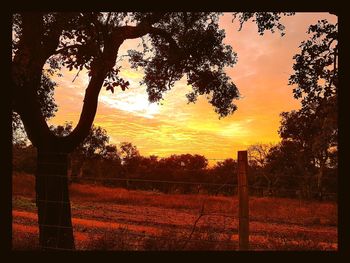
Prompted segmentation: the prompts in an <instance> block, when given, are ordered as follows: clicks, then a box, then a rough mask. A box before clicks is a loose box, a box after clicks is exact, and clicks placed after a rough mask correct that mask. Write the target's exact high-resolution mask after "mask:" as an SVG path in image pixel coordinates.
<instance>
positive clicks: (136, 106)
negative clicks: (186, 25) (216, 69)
mask: <svg viewBox="0 0 350 263" xmlns="http://www.w3.org/2000/svg"><path fill="white" fill-rule="evenodd" d="M322 18H327V19H329V20H330V21H332V22H334V21H335V19H336V18H335V16H332V15H329V14H328V13H301V14H297V15H295V16H293V17H286V18H283V23H284V24H285V26H286V35H285V36H284V37H280V35H279V33H278V32H276V33H275V34H271V33H270V32H266V33H265V35H264V36H259V35H258V33H257V28H256V25H255V24H253V23H252V22H248V23H247V24H246V25H244V27H243V29H242V31H238V30H237V29H238V28H239V26H238V24H237V22H235V23H232V22H231V20H232V17H231V15H229V14H225V16H223V17H222V19H221V22H220V25H221V27H222V28H225V30H226V38H225V42H226V43H228V44H230V45H232V46H233V49H234V50H235V51H236V52H237V53H238V63H237V65H235V66H234V67H233V68H228V69H227V70H226V72H227V74H228V75H229V76H230V77H231V78H232V80H233V81H234V82H235V84H236V85H237V86H238V88H239V90H240V93H241V96H242V97H241V99H239V100H238V101H236V104H237V106H238V110H237V111H236V112H235V113H234V114H233V115H231V116H228V117H226V118H222V119H219V118H218V115H217V114H216V113H215V112H214V110H213V108H212V106H211V105H210V104H209V103H208V102H207V100H206V99H205V98H204V97H200V98H199V100H198V101H197V102H196V104H187V100H186V97H185V94H186V93H188V91H189V90H191V87H189V86H187V85H186V80H185V78H184V79H182V80H181V81H179V82H178V83H177V84H176V85H175V87H174V88H173V89H172V90H171V91H169V92H167V93H166V94H165V95H164V101H162V103H161V104H159V105H158V104H150V103H149V102H148V100H147V94H146V91H145V87H140V86H139V82H140V80H141V79H142V76H143V72H142V71H135V70H132V69H130V68H129V67H128V63H127V62H125V61H119V62H118V63H120V65H123V66H124V69H123V70H122V71H121V76H122V77H123V78H125V79H126V80H128V81H129V82H130V84H131V85H130V89H129V90H127V91H125V92H122V91H121V90H119V91H116V92H115V94H111V93H110V92H107V91H105V90H102V91H101V94H100V97H99V106H98V111H97V114H96V118H95V125H99V126H102V127H104V128H105V129H106V130H107V132H108V134H109V135H110V137H111V143H118V142H121V141H129V142H132V143H133V144H135V145H136V146H137V147H138V148H139V150H140V152H141V153H142V154H144V155H151V154H155V155H158V156H168V155H170V154H179V153H198V154H203V155H205V156H207V157H208V158H229V157H233V158H235V157H236V152H237V150H242V149H246V148H247V147H248V146H249V145H250V144H254V143H257V142H262V143H268V142H278V141H279V140H280V138H279V135H278V133H277V131H278V127H279V122H280V117H279V114H280V113H281V112H282V111H290V110H292V109H298V108H299V107H300V103H299V101H297V100H295V99H294V98H293V95H292V87H290V86H288V78H289V76H290V74H291V73H292V64H293V59H292V57H293V55H294V54H296V53H297V52H298V46H299V44H300V42H301V41H302V40H305V39H306V38H307V36H308V35H307V34H306V31H307V28H308V26H309V25H310V24H312V23H316V22H317V20H318V19H322ZM138 43H139V40H132V41H126V42H125V43H124V44H123V46H122V47H121V50H120V52H119V53H120V55H125V54H126V50H127V49H128V48H137V44H138ZM63 74H64V77H63V78H58V79H57V80H56V81H57V83H58V84H59V87H58V88H57V89H56V92H55V99H56V102H57V103H58V105H59V111H58V113H57V114H56V117H54V118H53V119H52V120H50V122H51V123H53V124H56V125H57V124H62V123H63V122H64V121H73V124H76V123H77V121H78V119H79V115H80V111H81V108H82V104H83V95H84V92H85V88H86V86H87V83H88V78H87V77H86V75H84V72H81V73H80V74H79V76H78V77H77V78H76V80H75V81H74V82H72V80H73V78H74V76H75V75H76V72H68V71H64V72H63Z"/></svg>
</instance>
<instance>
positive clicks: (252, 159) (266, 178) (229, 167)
mask: <svg viewBox="0 0 350 263" xmlns="http://www.w3.org/2000/svg"><path fill="white" fill-rule="evenodd" d="M51 129H52V131H53V132H54V133H55V134H57V135H58V136H65V135H66V134H69V133H70V132H71V130H72V123H66V124H65V125H63V126H61V125H59V126H51ZM13 147H14V159H13V165H14V170H15V171H17V172H25V173H33V174H34V173H35V169H36V151H35V148H34V147H33V146H32V145H26V144H25V143H23V142H22V143H14V146H13ZM248 154H249V173H248V179H249V185H250V194H251V195H256V196H280V197H293V198H299V197H302V198H323V199H334V198H335V197H334V196H326V195H325V194H326V193H330V192H332V193H335V192H336V191H337V184H336V178H337V159H336V155H335V154H333V155H332V154H331V155H330V158H329V160H328V162H327V168H326V169H325V171H324V179H323V184H322V189H321V192H319V191H318V185H317V170H318V169H317V166H312V163H311V162H308V160H310V158H311V157H310V156H308V155H306V153H305V151H304V152H303V149H302V148H300V147H299V144H298V143H296V142H293V141H290V140H282V142H281V143H279V144H276V145H273V144H255V145H252V146H250V147H249V148H248ZM236 169H237V162H236V160H234V159H231V158H229V159H225V160H223V161H220V162H217V163H216V164H215V165H213V166H209V165H208V160H207V159H206V158H205V157H204V156H203V155H198V154H179V155H175V154H174V155H171V156H169V157H158V156H155V155H151V156H148V157H146V156H142V155H141V154H140V152H139V151H138V149H137V147H136V146H135V145H133V144H132V143H130V142H121V143H120V144H119V145H115V144H110V143H109V136H108V135H107V132H106V130H105V129H103V128H101V127H97V126H93V127H92V129H91V131H90V133H89V135H88V136H87V138H86V139H85V140H84V142H83V143H82V144H81V145H79V147H78V148H77V149H76V150H75V151H74V152H72V153H71V154H70V168H69V176H70V181H71V182H79V183H89V184H102V185H105V186H110V187H124V188H128V189H139V190H152V191H159V192H164V193H181V194H190V193H203V194H212V195H217V194H223V195H232V194H236V193H237V171H236ZM174 182H175V183H174ZM176 182H178V183H176ZM322 193H323V196H322Z"/></svg>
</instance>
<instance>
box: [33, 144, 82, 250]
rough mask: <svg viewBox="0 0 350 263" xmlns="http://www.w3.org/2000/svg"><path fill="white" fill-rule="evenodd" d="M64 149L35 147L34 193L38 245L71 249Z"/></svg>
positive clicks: (69, 211)
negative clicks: (51, 149) (50, 150)
mask: <svg viewBox="0 0 350 263" xmlns="http://www.w3.org/2000/svg"><path fill="white" fill-rule="evenodd" d="M67 157H68V156H67V153H58V152H47V151H42V150H40V149H39V150H38V166H37V174H36V194H37V196H36V197H37V199H36V203H37V207H38V222H39V240H40V246H41V248H42V249H44V250H57V249H74V248H75V245H74V237H73V228H72V221H71V207H70V201H69V192H68V177H67V169H68V158H67Z"/></svg>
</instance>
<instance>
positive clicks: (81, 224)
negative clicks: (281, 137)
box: [13, 159, 337, 251]
mask: <svg viewBox="0 0 350 263" xmlns="http://www.w3.org/2000/svg"><path fill="white" fill-rule="evenodd" d="M213 160H224V159H213ZM179 170H181V172H183V173H193V172H198V170H197V169H179ZM40 176H43V177H64V178H66V176H65V175H62V174H45V173H40ZM235 176H236V175H233V173H232V176H229V177H227V178H225V180H224V181H221V182H219V180H217V181H215V180H213V181H200V180H199V179H198V177H195V178H194V179H193V180H191V181H188V180H181V178H180V179H179V178H178V179H176V180H162V179H157V180H156V179H147V178H136V177H135V176H132V177H131V176H130V177H127V178H122V177H103V176H100V177H93V176H81V177H70V178H69V181H70V193H71V202H66V201H63V200H41V199H36V200H35V199H31V200H30V201H28V200H27V199H24V198H22V199H20V198H17V197H14V218H13V222H14V231H15V232H16V231H19V229H20V226H21V225H24V224H25V223H24V221H26V224H27V225H28V226H30V227H28V229H30V231H29V230H28V232H31V233H32V234H33V236H35V237H37V235H38V227H39V228H53V229H55V230H57V231H58V230H59V229H60V228H69V227H66V226H62V225H60V224H58V225H45V224H39V226H38V224H37V218H36V215H35V214H36V209H35V207H34V204H35V202H37V203H45V205H49V204H50V203H58V204H61V207H63V206H64V205H68V204H71V207H72V218H73V219H72V225H73V231H74V237H75V244H76V248H77V249H78V250H237V249H238V222H239V218H238V200H237V187H238V184H237V178H235ZM308 178H311V177H308V176H298V175H296V176H293V177H290V176H289V177H288V176H284V175H281V176H279V178H278V179H280V180H283V179H288V180H295V181H298V180H304V179H308ZM311 179H314V177H312V178H311ZM323 179H324V180H335V181H336V178H334V177H327V176H325V177H324V178H323ZM248 192H249V194H250V198H251V199H252V201H253V202H252V204H251V205H250V220H251V223H252V225H253V226H254V227H253V228H252V229H253V231H252V236H251V237H250V240H251V241H254V242H255V243H256V244H258V243H259V242H263V241H261V240H260V241H259V238H260V239H262V240H264V242H268V241H271V240H272V239H271V238H275V239H277V240H284V242H285V243H286V242H287V243H288V242H289V241H288V240H287V239H288V238H284V237H283V234H281V233H278V231H279V230H277V232H276V231H273V232H269V230H268V229H270V228H272V227H271V225H274V224H280V225H283V227H284V228H288V227H287V226H285V225H287V224H289V223H291V224H294V225H298V227H300V228H302V227H304V226H303V224H304V222H303V221H302V220H299V221H298V220H295V222H292V221H293V220H292V221H291V222H290V221H288V220H289V219H288V218H287V217H288V215H282V216H275V218H274V217H273V215H272V216H269V212H270V213H271V214H273V212H272V211H269V208H270V207H269V206H271V207H272V208H276V207H275V205H276V204H273V203H274V202H275V203H276V202H281V201H280V200H277V201H276V200H273V197H293V198H295V200H291V201H288V202H290V204H291V205H292V208H291V209H293V207H294V208H295V207H298V206H299V208H300V209H302V208H304V205H305V206H306V205H309V204H308V202H309V201H308V200H305V199H304V198H303V197H302V195H301V192H302V190H301V189H299V188H298V185H297V186H295V187H294V189H287V188H283V187H281V186H280V185H275V186H269V187H267V186H264V185H260V186H259V185H258V186H257V185H254V184H253V185H252V184H250V183H248ZM308 193H309V194H315V195H316V194H319V191H316V190H314V189H308ZM322 194H323V195H324V196H328V197H331V198H332V199H333V200H336V197H337V193H336V192H327V191H323V193H322ZM261 197H262V198H265V199H264V200H265V201H263V202H265V203H266V202H268V201H267V200H268V199H266V197H271V203H272V204H268V205H267V204H260V203H259V202H262V201H260V199H258V198H261ZM18 200H21V202H27V203H26V205H27V206H29V204H28V203H30V206H31V207H30V208H28V207H26V208H25V209H22V210H24V211H22V213H21V211H19V210H21V208H23V206H24V205H23V204H22V207H21V205H19V203H20V202H19V201H18ZM294 201H298V203H295V202H294ZM256 203H259V204H260V206H262V205H265V206H266V208H265V211H263V213H261V215H260V214H259V213H260V212H261V211H255V210H254V209H261V208H257V205H256ZM286 206H288V204H286ZM279 209H280V208H279ZM285 209H288V208H285ZM289 212H290V211H289ZM44 216H46V215H44ZM59 221H61V220H59ZM259 224H264V226H263V227H260V226H259ZM327 226H328V225H327ZM259 227H260V228H261V229H260V230H259V229H258V228H259ZM279 227H280V226H279ZM283 227H282V228H283ZM304 228H305V233H306V232H307V231H309V230H308V229H307V226H306V227H304ZM266 233H268V234H266ZM305 233H304V234H301V235H302V236H303V235H304V236H303V240H304V241H305V240H309V239H308V237H306V236H305ZM328 237H329V236H328ZM332 238H333V237H332ZM29 240H31V239H29ZM325 241H326V240H325V239H322V240H321V241H320V242H319V243H322V242H323V243H325ZM254 242H253V243H254ZM298 242H299V241H298ZM272 243H273V242H272ZM289 243H292V241H290V242H289ZM289 243H288V244H289ZM335 243H336V241H334V242H331V244H332V245H334V244H335ZM275 245H276V244H275ZM272 246H273V245H272ZM330 247H331V245H330ZM41 248H42V249H48V250H62V251H65V250H69V249H63V248H59V244H58V243H56V244H53V245H52V246H48V247H41ZM255 248H256V249H259V248H261V247H259V245H255ZM268 248H270V249H271V248H272V249H273V247H268ZM261 249H262V248H261Z"/></svg>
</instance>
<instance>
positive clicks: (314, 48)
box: [279, 20, 338, 194]
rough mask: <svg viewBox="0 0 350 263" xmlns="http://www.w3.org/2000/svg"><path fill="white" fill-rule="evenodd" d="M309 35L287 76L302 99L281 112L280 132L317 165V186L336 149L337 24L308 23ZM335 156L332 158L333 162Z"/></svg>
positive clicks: (323, 21) (296, 93) (296, 95)
mask: <svg viewBox="0 0 350 263" xmlns="http://www.w3.org/2000/svg"><path fill="white" fill-rule="evenodd" d="M308 33H309V34H311V36H310V39H308V40H307V41H303V42H302V43H301V45H300V48H301V53H300V54H297V55H295V56H294V59H295V63H294V65H293V69H294V72H295V73H294V74H293V75H291V76H290V78H289V84H290V85H296V86H295V88H294V89H293V93H294V97H295V98H297V99H301V103H302V107H301V109H300V110H299V111H291V112H289V113H288V112H284V113H282V121H281V127H280V130H279V133H280V135H281V137H282V138H283V139H289V140H293V141H296V142H297V143H299V144H301V145H302V147H303V148H304V150H305V152H308V153H309V156H310V158H312V160H310V162H312V163H313V164H314V165H315V166H316V167H318V174H317V189H318V191H319V193H320V194H321V193H322V178H323V175H324V173H325V170H326V168H327V165H329V163H330V162H331V160H330V158H331V156H332V157H334V156H336V152H337V145H338V143H337V135H338V124H337V89H338V24H330V23H329V22H328V21H327V20H321V21H318V23H317V24H315V25H311V26H310V27H309V30H308ZM334 162H336V159H335V158H333V165H334Z"/></svg>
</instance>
